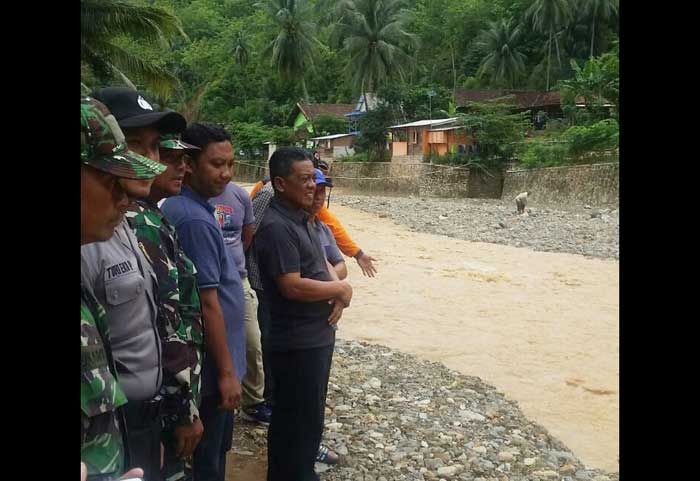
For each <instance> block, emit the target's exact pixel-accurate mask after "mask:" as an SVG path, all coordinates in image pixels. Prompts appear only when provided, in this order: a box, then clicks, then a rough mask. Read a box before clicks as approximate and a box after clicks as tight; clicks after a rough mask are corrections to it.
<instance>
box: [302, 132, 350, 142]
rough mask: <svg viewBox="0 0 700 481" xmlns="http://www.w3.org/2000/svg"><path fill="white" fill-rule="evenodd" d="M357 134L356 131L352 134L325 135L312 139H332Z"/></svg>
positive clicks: (312, 138)
mask: <svg viewBox="0 0 700 481" xmlns="http://www.w3.org/2000/svg"><path fill="white" fill-rule="evenodd" d="M352 135H355V134H354V133H352V134H332V135H324V136H322V137H311V140H332V139H339V138H340V137H348V136H352Z"/></svg>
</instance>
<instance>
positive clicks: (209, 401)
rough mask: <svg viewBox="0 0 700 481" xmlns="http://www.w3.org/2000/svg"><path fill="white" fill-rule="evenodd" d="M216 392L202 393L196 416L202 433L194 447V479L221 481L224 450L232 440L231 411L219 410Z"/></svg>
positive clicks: (195, 480) (222, 477) (227, 448)
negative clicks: (201, 427) (198, 418)
mask: <svg viewBox="0 0 700 481" xmlns="http://www.w3.org/2000/svg"><path fill="white" fill-rule="evenodd" d="M219 403H220V397H219V395H218V394H217V395H211V396H202V402H201V404H200V406H199V416H200V419H201V420H202V425H203V426H204V434H203V436H202V439H201V441H199V444H198V445H197V448H196V449H195V450H194V463H193V466H192V469H193V471H194V481H224V480H225V477H226V453H227V452H228V451H229V450H230V449H231V442H232V440H233V412H231V411H224V410H223V409H219V407H218V406H219Z"/></svg>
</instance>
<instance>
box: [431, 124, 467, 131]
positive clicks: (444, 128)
mask: <svg viewBox="0 0 700 481" xmlns="http://www.w3.org/2000/svg"><path fill="white" fill-rule="evenodd" d="M457 129H466V127H465V126H464V125H457V126H455V127H443V128H441V129H430V130H428V132H444V131H445V130H457Z"/></svg>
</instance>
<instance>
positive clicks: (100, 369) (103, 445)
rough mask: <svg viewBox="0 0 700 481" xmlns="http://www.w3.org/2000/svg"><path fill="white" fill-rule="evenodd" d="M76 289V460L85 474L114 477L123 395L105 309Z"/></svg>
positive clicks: (118, 469)
mask: <svg viewBox="0 0 700 481" xmlns="http://www.w3.org/2000/svg"><path fill="white" fill-rule="evenodd" d="M80 290H81V292H80V371H81V373H80V437H81V440H80V460H81V461H83V462H84V463H85V464H86V465H87V468H88V476H89V475H95V474H102V475H110V474H113V475H114V478H115V479H116V477H117V476H119V475H120V474H121V473H122V471H123V470H124V442H123V439H122V433H121V429H120V419H119V416H121V412H120V411H119V410H118V408H119V406H122V405H124V404H126V396H125V395H124V392H123V391H122V389H121V387H119V384H118V383H117V374H116V372H117V371H116V369H115V367H114V363H113V360H112V356H111V350H110V345H109V327H108V325H107V316H106V314H105V310H104V308H103V307H102V306H101V305H100V303H99V302H97V299H95V298H94V296H93V295H92V294H90V292H89V291H88V290H87V289H83V288H82V286H81V289H80ZM88 479H89V478H88Z"/></svg>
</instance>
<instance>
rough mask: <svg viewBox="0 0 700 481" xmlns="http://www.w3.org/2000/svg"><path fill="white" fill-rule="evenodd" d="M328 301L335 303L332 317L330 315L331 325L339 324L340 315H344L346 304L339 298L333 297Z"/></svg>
mask: <svg viewBox="0 0 700 481" xmlns="http://www.w3.org/2000/svg"><path fill="white" fill-rule="evenodd" d="M328 303H329V304H333V309H332V310H331V315H330V317H328V324H330V325H331V326H335V325H336V324H338V321H339V320H340V316H342V315H343V309H345V306H344V305H343V303H342V302H341V301H339V300H338V299H331V300H330V301H328Z"/></svg>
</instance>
